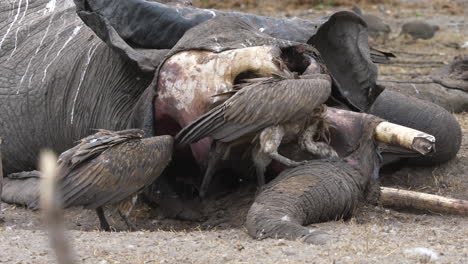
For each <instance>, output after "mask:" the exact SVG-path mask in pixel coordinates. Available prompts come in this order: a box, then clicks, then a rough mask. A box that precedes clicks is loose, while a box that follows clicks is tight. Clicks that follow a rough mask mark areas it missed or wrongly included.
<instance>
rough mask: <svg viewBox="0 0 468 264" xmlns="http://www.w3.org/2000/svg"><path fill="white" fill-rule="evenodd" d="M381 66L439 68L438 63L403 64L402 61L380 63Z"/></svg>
mask: <svg viewBox="0 0 468 264" xmlns="http://www.w3.org/2000/svg"><path fill="white" fill-rule="evenodd" d="M381 65H383V66H387V67H399V68H418V69H424V68H439V67H440V65H439V64H404V63H387V64H381Z"/></svg>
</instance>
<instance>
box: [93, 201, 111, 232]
mask: <svg viewBox="0 0 468 264" xmlns="http://www.w3.org/2000/svg"><path fill="white" fill-rule="evenodd" d="M96 214H97V216H98V218H99V223H100V224H101V229H102V230H104V231H106V232H110V231H111V229H110V225H109V222H107V219H106V216H105V215H104V209H102V207H98V208H96Z"/></svg>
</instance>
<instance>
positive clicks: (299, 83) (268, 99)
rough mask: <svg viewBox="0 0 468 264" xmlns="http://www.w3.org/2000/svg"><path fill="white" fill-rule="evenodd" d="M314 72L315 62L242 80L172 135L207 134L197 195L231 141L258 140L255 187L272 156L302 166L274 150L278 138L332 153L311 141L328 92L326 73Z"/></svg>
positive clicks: (184, 140)
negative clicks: (221, 100)
mask: <svg viewBox="0 0 468 264" xmlns="http://www.w3.org/2000/svg"><path fill="white" fill-rule="evenodd" d="M320 72H321V66H319V65H318V64H316V63H312V64H311V65H310V66H309V67H308V68H307V69H306V71H305V72H304V74H303V75H302V76H301V78H298V77H297V74H296V73H292V72H289V71H288V70H286V69H285V70H284V74H282V76H279V75H278V76H274V77H270V78H257V79H251V80H246V83H244V84H241V85H240V87H237V88H238V90H235V91H233V92H232V93H233V95H232V96H231V97H230V98H229V99H227V100H226V101H225V102H224V103H222V104H220V105H218V106H216V107H214V108H213V109H211V110H210V111H208V112H207V113H205V114H204V115H202V116H201V117H199V118H198V119H196V120H195V121H193V122H192V123H190V124H189V125H187V126H186V127H185V128H183V129H182V130H181V131H180V132H179V133H178V134H177V135H176V143H177V144H178V145H179V146H184V145H186V144H190V143H194V142H197V141H199V140H201V139H203V138H204V137H208V136H209V137H211V138H212V139H213V140H214V141H215V143H214V147H213V149H212V150H211V151H210V157H209V161H208V165H207V169H206V172H205V176H204V178H203V181H202V185H201V188H200V196H201V197H203V196H205V193H206V191H207V189H208V185H209V183H210V181H211V178H212V176H213V174H214V173H215V169H216V166H217V164H218V162H219V161H220V159H221V158H222V157H226V156H227V154H226V153H229V149H230V147H232V146H234V145H237V144H242V143H248V142H249V141H252V140H256V141H257V142H258V144H256V146H255V147H254V148H253V153H252V158H253V162H254V165H255V168H256V172H257V180H258V184H259V185H260V186H262V185H263V184H264V183H265V179H264V173H265V169H266V167H267V166H268V164H269V163H270V162H271V161H272V160H276V161H278V162H280V163H282V164H284V165H286V166H297V165H300V164H302V162H296V161H292V160H290V159H288V158H286V157H284V156H282V155H280V154H279V153H278V147H279V146H280V144H281V143H282V142H290V141H292V140H295V139H296V140H297V139H298V140H299V144H300V146H301V147H303V148H305V149H306V150H307V151H309V152H311V153H312V154H314V155H316V156H318V157H321V158H326V157H337V154H336V152H335V151H334V150H333V149H331V148H330V147H329V146H328V145H327V144H325V143H323V142H314V137H315V136H316V135H317V134H322V133H321V132H322V131H320V130H322V129H321V128H322V127H323V124H322V122H323V121H324V117H323V115H324V112H325V106H324V105H323V103H325V101H326V100H327V99H328V97H329V96H330V93H331V79H330V76H329V75H328V74H322V73H320ZM257 139H258V140H257ZM224 152H226V153H224Z"/></svg>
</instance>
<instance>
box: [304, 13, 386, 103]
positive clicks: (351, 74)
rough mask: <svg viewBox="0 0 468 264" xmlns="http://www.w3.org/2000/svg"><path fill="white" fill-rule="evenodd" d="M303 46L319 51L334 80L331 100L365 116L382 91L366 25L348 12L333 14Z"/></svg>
mask: <svg viewBox="0 0 468 264" xmlns="http://www.w3.org/2000/svg"><path fill="white" fill-rule="evenodd" d="M307 43H308V44H311V45H313V46H314V47H315V48H317V50H319V52H320V54H321V55H322V59H323V60H324V62H325V64H326V65H327V68H328V70H329V71H330V72H331V74H332V76H333V78H334V89H333V92H332V96H333V97H335V98H336V99H338V100H339V101H341V102H343V101H344V102H345V103H346V104H347V105H348V106H350V107H351V108H353V110H359V111H363V112H366V111H367V110H368V109H369V107H370V106H371V105H372V103H373V102H374V101H375V99H376V98H377V97H378V96H379V94H380V93H381V92H382V91H383V90H384V88H383V87H381V86H379V85H377V83H376V81H377V67H376V66H375V65H374V63H372V60H371V55H370V54H371V53H370V48H369V41H368V34H367V25H366V23H365V22H364V21H363V20H362V19H361V18H360V17H359V16H358V15H356V14H354V13H352V12H348V11H342V12H337V13H335V14H333V15H332V16H330V18H329V19H328V21H326V22H325V23H324V24H323V25H322V26H320V28H319V30H318V31H317V33H316V34H315V35H314V36H312V37H311V38H310V39H309V41H308V42H307Z"/></svg>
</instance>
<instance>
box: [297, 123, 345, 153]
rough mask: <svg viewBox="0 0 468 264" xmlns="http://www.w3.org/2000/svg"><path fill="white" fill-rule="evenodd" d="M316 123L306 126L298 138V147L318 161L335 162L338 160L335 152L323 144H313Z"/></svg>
mask: <svg viewBox="0 0 468 264" xmlns="http://www.w3.org/2000/svg"><path fill="white" fill-rule="evenodd" d="M317 125H318V122H314V123H313V124H312V125H310V126H308V127H307V128H306V130H305V131H304V133H303V134H302V135H301V137H300V138H299V145H300V146H301V148H302V149H304V150H306V151H308V152H309V153H311V154H312V155H315V156H317V157H319V158H320V159H330V160H335V159H337V158H338V154H337V153H336V151H335V150H334V149H333V148H332V147H330V146H329V145H328V144H326V143H325V142H315V141H314V136H315V135H316V134H317Z"/></svg>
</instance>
